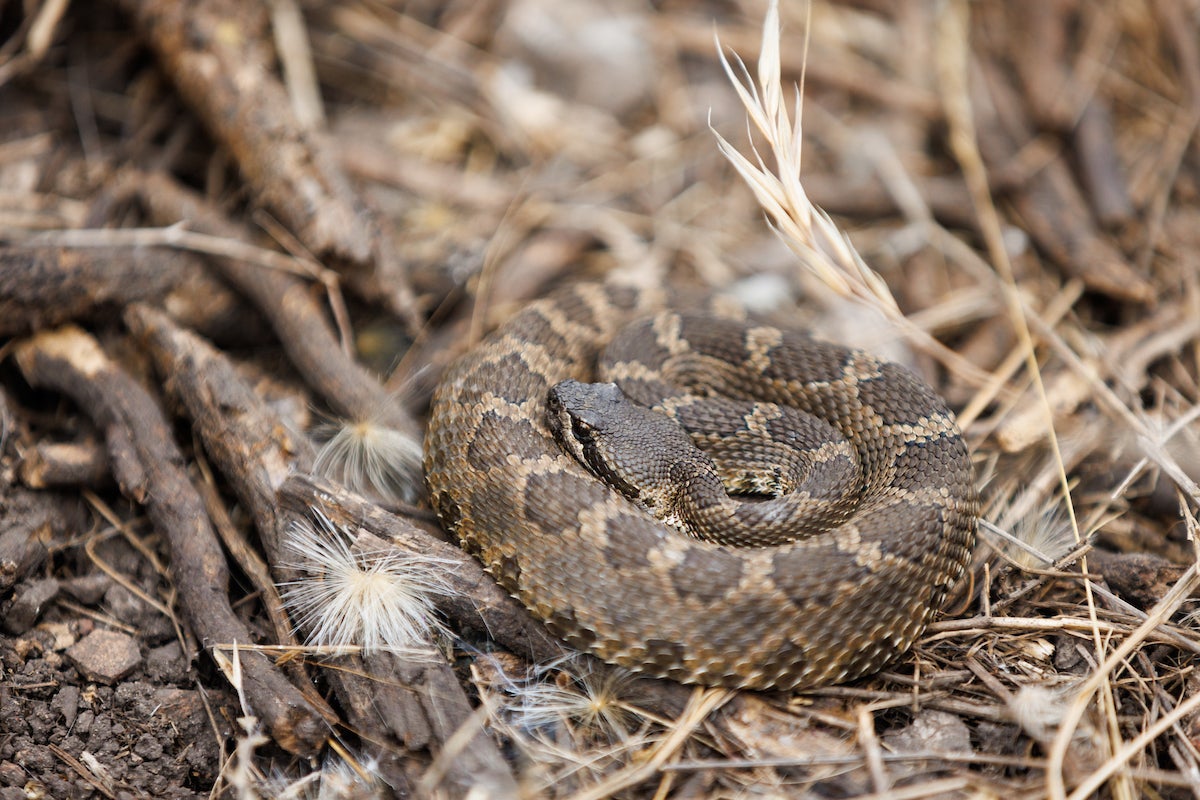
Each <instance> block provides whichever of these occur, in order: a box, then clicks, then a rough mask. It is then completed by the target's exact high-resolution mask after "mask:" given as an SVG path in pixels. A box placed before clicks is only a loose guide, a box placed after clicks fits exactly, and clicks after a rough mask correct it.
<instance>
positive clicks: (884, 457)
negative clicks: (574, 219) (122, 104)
mask: <svg viewBox="0 0 1200 800" xmlns="http://www.w3.org/2000/svg"><path fill="white" fill-rule="evenodd" d="M667 302H668V299H667V297H666V295H665V294H664V293H662V292H660V291H655V290H644V289H636V288H630V287H621V286H613V285H598V284H580V285H577V286H572V287H568V288H566V289H563V290H560V291H558V292H556V293H555V294H553V295H552V296H550V297H549V298H547V299H545V300H541V301H538V302H535V303H533V304H532V305H530V306H529V307H528V308H526V309H525V310H524V311H522V312H521V313H519V314H518V315H517V316H515V317H513V318H512V319H510V320H509V321H508V322H507V323H506V324H504V325H503V326H501V327H500V328H499V329H498V330H497V331H496V332H495V333H493V334H492V335H491V336H490V337H488V338H487V339H486V340H485V341H484V342H483V343H482V344H480V345H479V346H478V347H477V348H475V349H474V350H472V351H471V352H470V353H468V354H467V355H465V356H464V357H462V358H461V359H459V360H458V361H457V362H456V363H455V364H454V365H453V366H452V367H451V368H450V370H449V371H448V372H447V374H446V376H445V377H444V379H443V381H442V383H441V385H440V386H439V388H438V391H437V393H436V394H435V397H434V401H433V406H432V411H431V417H430V423H429V430H428V433H427V436H426V456H425V470H426V476H427V480H428V484H429V490H430V495H431V497H432V499H433V504H434V507H435V508H436V510H437V512H438V514H439V516H440V517H441V519H442V521H443V523H444V524H445V525H446V526H447V527H448V528H449V529H451V530H452V531H453V532H454V533H455V534H457V536H458V537H459V539H460V541H461V542H462V544H463V546H464V547H465V548H466V549H467V550H468V551H470V552H471V553H473V554H475V555H476V556H477V557H478V558H479V559H480V560H481V561H482V562H483V564H484V565H485V567H487V569H488V570H489V571H490V572H491V573H492V575H493V576H495V578H496V579H497V580H498V581H499V582H500V583H501V584H502V585H503V586H504V587H505V588H506V589H507V590H508V591H509V592H511V593H512V594H513V595H514V596H515V597H517V598H518V599H519V600H520V601H521V602H522V603H523V604H524V605H525V606H526V607H527V608H528V609H529V610H530V611H531V612H532V613H533V614H534V615H536V616H537V617H538V618H540V619H542V620H544V621H545V622H546V623H547V624H548V625H549V626H550V628H551V629H552V630H553V631H554V632H555V633H556V634H557V635H559V636H561V637H562V638H564V639H566V640H567V641H568V642H569V643H571V644H572V645H574V646H576V647H579V648H581V649H585V650H588V651H590V652H592V653H595V654H596V655H598V656H600V657H601V658H603V659H605V660H607V661H610V662H613V663H616V664H621V665H623V666H626V667H629V668H631V669H634V670H637V671H641V672H645V673H648V674H651V675H657V676H661V677H668V678H673V679H676V680H679V681H683V682H694V683H703V684H710V685H722V686H731V687H752V688H759V689H766V688H779V689H791V688H803V687H809V686H815V685H822V684H830V683H836V682H840V681H846V680H852V679H854V678H857V677H859V676H862V675H865V674H868V673H870V672H873V671H876V670H878V669H879V668H881V667H882V666H884V665H885V664H886V663H888V662H889V661H891V660H893V659H895V658H896V657H897V656H898V655H899V654H901V653H903V652H904V651H906V650H907V649H908V648H909V647H910V646H911V645H912V643H913V642H914V640H915V639H916V638H917V637H918V636H919V635H920V633H921V632H922V630H924V628H925V626H926V625H927V624H928V622H929V620H930V619H931V618H932V617H933V615H934V614H935V613H936V612H937V611H938V609H939V608H941V606H942V603H943V602H944V600H945V598H946V596H947V593H948V592H949V590H950V589H951V587H952V586H953V585H954V583H955V581H957V580H958V579H959V578H960V577H961V576H962V574H963V572H964V570H965V567H966V565H967V562H968V560H969V558H970V554H971V550H972V547H973V545H974V541H975V525H976V517H977V514H978V499H977V495H976V490H975V486H974V481H973V477H972V471H971V466H970V461H969V457H968V453H967V448H966V445H965V443H964V441H963V439H962V436H961V434H960V433H959V430H958V427H957V425H956V424H955V422H954V419H953V416H952V414H951V413H950V411H949V410H948V409H947V408H946V406H945V403H944V402H943V401H942V400H941V399H940V398H939V397H938V396H937V395H936V394H935V393H934V392H933V390H932V389H930V388H929V387H928V386H927V385H926V384H925V383H924V382H922V381H921V380H920V379H919V378H917V377H915V376H914V375H913V374H912V373H911V372H909V371H908V370H906V369H904V368H903V367H900V366H897V365H895V364H891V363H888V362H884V361H881V360H879V359H877V358H875V357H873V356H871V355H868V354H866V353H862V352H860V351H855V350H850V349H847V348H844V347H839V346H836V345H830V344H827V343H824V342H820V341H817V340H815V339H813V338H811V337H809V336H807V335H805V334H803V333H798V332H792V331H785V330H780V329H776V328H773V327H768V326H761V325H755V324H751V323H736V322H731V321H728V320H723V319H715V318H712V319H710V318H707V317H696V316H693V315H689V314H666V315H661V316H658V317H656V318H654V321H653V322H649V323H645V325H646V327H644V328H643V331H644V332H643V333H642V334H639V335H641V336H642V338H643V339H644V340H645V341H646V342H647V350H648V363H645V364H639V363H631V362H629V361H628V359H627V357H624V356H623V357H622V358H623V359H626V360H623V361H621V362H619V363H618V364H617V365H616V366H615V367H613V369H614V370H615V372H616V373H617V374H616V376H615V377H616V379H617V383H618V384H621V386H622V389H624V390H625V394H627V395H630V396H631V397H634V398H635V399H636V398H637V396H638V394H639V392H641V391H643V390H644V389H645V388H646V386H648V385H650V384H652V383H655V382H657V381H658V380H659V376H660V375H664V374H665V375H669V376H670V377H671V378H672V379H675V380H681V381H683V382H685V383H687V384H688V385H689V386H695V385H697V384H699V382H700V381H704V380H708V379H712V380H713V381H714V384H713V386H714V388H712V389H705V390H702V391H704V392H708V393H712V394H717V395H720V394H727V395H729V396H731V397H732V398H733V399H734V400H736V401H738V402H747V401H750V402H753V401H764V402H765V403H770V404H778V405H781V406H788V407H791V408H795V409H799V410H800V411H802V412H805V413H807V414H812V415H814V416H816V417H819V418H821V419H823V420H825V422H827V423H828V424H829V425H830V426H832V428H833V429H835V430H836V431H837V432H839V433H840V434H841V436H842V437H844V439H845V441H846V442H848V443H849V444H850V446H851V447H852V449H853V455H856V457H857V462H858V463H857V470H858V471H857V474H856V478H855V479H854V480H853V481H852V482H853V483H856V485H855V486H853V487H851V490H852V494H853V495H854V503H853V507H852V508H850V509H849V510H848V511H847V512H845V513H844V514H843V513H842V512H831V513H832V516H831V517H830V518H829V521H828V522H827V523H826V524H821V525H817V526H816V528H817V530H816V531H801V532H800V533H798V534H796V536H798V537H799V538H796V539H795V541H786V540H785V541H784V543H782V544H769V545H763V546H751V547H732V546H727V545H724V544H719V543H716V542H712V541H706V540H701V539H696V538H692V537H689V536H686V535H684V534H683V533H681V532H680V531H679V530H678V529H677V528H676V527H675V526H673V525H671V524H666V523H664V522H662V521H660V520H658V519H655V518H654V517H653V516H652V515H650V514H649V513H647V512H646V511H645V510H644V509H643V508H641V507H639V506H638V505H636V504H635V503H634V502H633V501H631V500H630V499H629V498H628V497H626V496H625V495H623V494H622V493H621V492H618V491H617V490H615V489H613V488H611V487H609V486H608V485H605V484H604V483H601V482H600V481H599V480H598V479H597V478H596V477H595V476H594V475H593V474H592V473H591V472H589V470H588V469H587V468H586V467H584V466H583V465H582V464H581V463H580V462H579V460H577V459H576V458H574V457H572V456H571V455H569V454H568V453H566V452H564V450H563V448H562V447H561V446H560V445H559V443H558V442H557V441H556V440H555V438H554V436H553V435H552V431H551V428H550V427H549V425H548V424H547V394H548V392H549V390H550V389H551V387H553V386H555V385H556V384H558V383H560V382H561V381H564V380H567V379H576V380H580V381H589V380H594V379H595V378H594V376H593V375H592V374H591V371H592V370H593V368H594V365H595V363H596V361H597V356H598V354H599V352H600V351H601V350H602V349H603V348H604V347H605V345H606V344H607V343H608V342H609V341H610V340H611V339H613V338H614V336H616V335H617V331H618V330H619V329H620V328H622V327H624V326H625V325H627V324H629V323H631V322H633V321H635V320H638V319H641V318H644V317H647V316H648V315H651V314H654V313H656V312H659V311H661V310H662V309H663V307H664V306H665V305H666V303H667ZM652 402H653V401H652ZM684 413H685V415H686V413H690V412H687V411H685V412H684ZM755 413H757V412H755ZM760 416H762V424H761V425H760V426H759V427H761V428H762V429H763V430H766V431H767V437H768V438H770V437H772V436H780V435H784V434H781V433H779V432H775V428H772V427H771V426H772V424H774V423H772V422H771V420H770V419H769V417H771V416H772V415H771V414H764V415H760ZM776 416H778V415H776ZM733 435H736V434H733ZM838 458H840V456H838ZM809 493H810V494H814V492H809ZM815 494H817V495H819V494H820V492H819V491H817V492H815ZM751 527H753V525H752V526H751ZM824 527H828V528H829V529H828V530H825V531H823V532H821V531H820V530H819V529H820V528H824ZM788 538H791V537H788Z"/></svg>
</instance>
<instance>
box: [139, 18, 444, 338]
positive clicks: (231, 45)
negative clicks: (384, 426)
mask: <svg viewBox="0 0 1200 800" xmlns="http://www.w3.org/2000/svg"><path fill="white" fill-rule="evenodd" d="M119 5H120V6H121V8H122V9H124V11H125V12H126V13H128V14H129V15H130V16H131V17H132V18H133V19H134V21H135V22H136V24H137V26H138V29H139V32H140V33H141V35H142V36H143V37H144V38H145V39H146V41H147V42H148V43H149V44H150V46H151V47H152V49H153V50H154V52H155V54H156V55H157V56H158V58H159V59H160V61H161V62H162V65H163V68H164V70H165V71H166V72H167V74H168V75H169V76H170V78H171V80H172V81H174V83H175V85H176V87H177V88H178V89H179V92H180V94H181V95H183V97H184V99H185V100H187V102H188V103H190V104H191V106H192V107H193V108H194V109H195V110H196V113H197V114H198V115H199V116H200V118H201V119H202V120H204V122H205V124H206V125H207V126H208V128H209V130H210V131H211V132H212V133H213V135H214V136H215V137H216V138H217V139H218V140H219V141H220V142H222V143H223V144H224V145H225V146H226V147H228V148H229V150H230V152H231V153H232V154H233V157H234V158H235V159H236V160H237V163H238V166H239V167H240V168H241V170H242V174H243V175H244V176H245V177H246V181H247V183H248V184H249V186H250V187H251V188H252V189H253V190H254V192H255V195H256V197H257V199H258V201H259V202H260V203H261V204H262V205H263V206H265V207H266V208H269V209H271V210H272V211H273V212H274V213H276V214H278V215H279V217H280V219H282V221H283V222H284V223H285V224H287V225H288V226H289V227H291V229H292V230H293V232H294V233H295V234H296V235H297V236H298V237H299V238H300V240H301V241H302V242H303V243H304V245H305V247H307V248H308V249H309V250H310V251H311V252H313V253H315V254H317V255H318V256H322V257H327V258H329V259H331V261H332V262H333V263H334V264H335V265H343V267H344V269H345V271H346V274H347V277H348V279H349V280H350V282H351V284H352V285H353V286H355V287H356V288H358V289H359V290H360V291H361V292H362V293H363V295H364V296H365V297H368V298H370V299H373V300H376V301H379V302H381V303H383V304H384V305H386V306H387V307H388V308H390V309H391V310H392V311H393V312H394V313H396V314H398V315H399V316H400V318H401V319H403V320H404V321H405V322H406V323H407V324H408V325H409V326H410V328H411V330H412V331H414V332H415V331H416V330H417V328H418V327H419V325H420V322H419V315H418V312H417V307H416V300H415V298H414V297H413V295H412V292H411V290H410V289H408V284H407V281H406V279H405V276H404V274H403V273H402V271H401V270H400V268H399V262H398V261H397V259H396V258H395V255H394V253H393V252H392V249H391V244H390V242H389V241H388V237H387V234H385V233H384V231H383V230H382V229H381V227H380V222H379V220H378V219H377V218H376V216H375V214H374V212H372V211H371V210H370V209H368V208H367V206H366V204H365V203H364V202H363V201H362V198H361V197H359V196H358V195H357V194H356V193H355V192H354V190H353V189H352V188H351V186H350V184H349V181H347V179H346V177H345V174H344V173H343V172H342V170H341V168H340V166H339V165H338V163H337V160H336V158H335V157H333V156H332V155H331V154H330V152H329V148H328V146H327V144H326V142H325V139H324V135H323V134H322V133H321V132H320V131H318V130H315V129H314V128H312V127H310V126H305V125H302V124H301V123H300V121H299V120H297V119H296V116H295V114H294V112H293V110H292V106H291V103H290V102H289V100H288V94H287V91H286V90H285V89H284V87H283V85H282V83H281V82H280V81H279V79H278V78H277V77H275V75H274V71H273V59H272V58H271V56H270V53H269V51H268V49H267V48H266V46H265V44H264V42H263V38H264V37H265V36H266V35H267V31H266V19H265V17H264V16H263V15H262V13H261V11H262V9H261V8H259V7H257V6H253V7H252V6H247V5H245V4H240V3H236V2H228V0H205V2H199V3H189V4H187V5H181V4H179V3H175V2H170V0H167V1H166V2H163V0H122V1H121V2H120V3H119ZM228 30H237V31H238V34H239V35H238V36H236V37H229V36H225V35H223V33H222V31H228Z"/></svg>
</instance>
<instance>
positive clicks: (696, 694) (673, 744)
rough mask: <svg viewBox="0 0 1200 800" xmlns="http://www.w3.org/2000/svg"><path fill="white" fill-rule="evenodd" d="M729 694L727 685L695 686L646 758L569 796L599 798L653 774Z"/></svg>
mask: <svg viewBox="0 0 1200 800" xmlns="http://www.w3.org/2000/svg"><path fill="white" fill-rule="evenodd" d="M732 696H733V695H732V693H731V692H730V691H729V690H728V689H703V688H700V687H697V688H696V689H694V690H693V691H692V696H691V698H690V699H689V700H688V704H687V707H686V708H685V709H684V710H683V713H682V714H680V715H679V719H677V720H676V721H675V723H674V727H673V728H672V729H671V732H670V733H669V734H667V736H666V737H665V738H663V739H662V740H661V741H659V742H657V743H656V744H655V745H654V746H653V750H654V752H653V753H652V754H651V755H650V756H649V757H648V758H646V759H645V760H644V761H641V762H640V763H636V764H633V765H631V766H628V767H625V768H624V769H622V770H620V771H619V772H616V773H614V774H612V775H610V776H608V777H607V778H605V779H604V780H603V781H601V782H600V783H598V784H596V785H595V786H593V787H591V788H590V789H587V790H585V791H582V792H579V793H577V794H575V795H573V796H572V798H571V800H602V798H605V797H608V796H610V795H612V794H615V793H617V792H619V791H621V790H622V789H627V788H629V787H630V786H635V785H637V784H639V783H641V782H642V781H644V780H646V779H648V778H651V777H653V776H654V775H655V774H656V773H657V772H658V771H659V770H661V769H662V767H663V765H665V764H666V763H667V759H669V758H671V757H672V756H674V755H675V753H677V752H678V751H679V748H681V747H683V745H684V744H685V743H686V742H687V740H688V737H690V736H691V735H692V732H693V731H695V730H696V728H697V727H699V726H700V724H701V723H702V722H704V720H705V719H707V718H708V715H709V714H711V713H712V712H713V711H716V710H717V709H718V708H720V707H721V706H722V705H723V704H724V703H725V702H726V701H727V700H729V698H730V697H732Z"/></svg>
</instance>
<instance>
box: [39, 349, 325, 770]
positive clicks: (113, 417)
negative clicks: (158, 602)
mask: <svg viewBox="0 0 1200 800" xmlns="http://www.w3.org/2000/svg"><path fill="white" fill-rule="evenodd" d="M16 356H17V363H18V364H19V365H20V367H21V371H22V372H23V373H24V375H25V378H26V380H28V381H29V382H30V383H31V384H32V385H34V386H41V387H45V388H50V389H55V390H57V391H61V392H63V393H64V394H67V395H68V396H70V397H71V398H72V399H73V400H74V401H75V402H76V403H78V404H79V406H80V407H81V408H83V409H84V410H85V412H86V413H87V414H88V415H89V416H90V417H91V418H92V419H93V421H94V422H95V424H96V425H97V427H99V428H101V429H102V430H103V431H104V433H105V438H106V440H107V442H108V446H109V457H110V458H111V461H112V468H113V473H114V475H115V476H116V479H117V483H118V485H119V486H120V487H121V491H122V492H124V493H125V495H126V496H127V497H129V498H130V499H132V500H134V501H136V502H138V503H142V504H144V505H145V506H146V509H147V511H148V512H149V514H150V517H151V519H152V520H153V521H154V524H155V526H156V527H157V528H158V529H159V530H160V531H161V532H162V534H163V535H164V536H165V537H166V539H167V541H168V542H169V543H170V548H171V556H172V564H173V575H174V578H175V583H176V585H177V586H178V587H179V597H180V602H181V606H182V608H183V610H184V613H185V614H186V615H187V616H188V619H189V620H190V621H191V624H192V627H193V628H194V629H195V631H196V633H197V635H198V637H199V639H200V641H201V643H202V645H203V646H204V648H205V649H206V650H207V649H209V648H212V647H214V646H216V645H218V644H231V643H234V642H236V643H239V644H250V643H251V642H252V641H253V637H252V636H251V634H250V632H249V631H248V630H247V629H246V627H245V626H244V625H243V624H242V622H241V621H240V620H239V619H238V618H237V617H236V615H234V613H233V611H232V609H231V608H230V606H229V593H228V592H229V572H228V568H227V567H226V564H225V556H224V554H223V553H222V552H221V548H220V545H219V544H218V542H217V538H216V536H215V535H214V533H213V529H212V525H211V523H210V522H209V519H208V515H207V514H206V513H205V511H204V504H203V502H202V501H201V499H200V497H199V495H198V494H197V493H196V490H195V487H193V486H192V484H191V482H190V481H189V479H188V477H187V473H186V472H185V470H184V469H183V454H182V453H180V451H179V448H178V447H177V446H176V445H175V442H174V441H173V439H172V437H171V432H170V428H169V427H168V426H167V423H166V420H165V419H164V418H163V415H162V412H161V411H159V409H158V406H157V405H156V404H155V402H154V400H153V399H152V398H151V397H150V395H149V394H147V393H146V391H145V390H144V389H143V388H142V387H141V386H140V385H139V384H138V383H137V382H136V381H134V380H133V379H132V378H130V377H129V376H128V375H127V374H126V373H125V372H124V371H123V370H122V369H120V367H118V366H117V365H116V364H114V363H113V362H112V361H110V360H109V359H108V357H107V356H106V355H105V354H104V351H103V350H101V349H100V346H99V344H98V343H97V342H96V341H95V340H94V339H92V338H91V337H90V336H88V335H87V334H86V333H84V332H83V331H82V330H80V329H78V328H73V327H66V328H60V329H57V330H54V331H46V332H43V333H40V334H37V335H36V336H34V337H33V338H31V339H28V340H26V341H23V342H21V343H20V345H19V346H18V348H17V353H16ZM241 658H242V669H243V673H244V680H245V683H244V689H245V693H246V698H247V700H248V701H249V703H250V705H251V707H252V708H253V709H254V711H255V712H256V713H257V714H258V715H259V716H260V717H262V718H263V720H264V721H265V722H266V724H267V726H268V727H269V728H270V730H271V732H272V734H273V736H274V737H275V739H276V741H278V742H279V744H280V746H282V747H284V748H285V749H287V750H289V751H291V752H294V753H297V754H302V755H311V754H314V753H316V752H318V751H319V749H320V748H321V746H322V744H323V743H324V741H325V737H326V734H327V729H326V726H325V723H324V720H322V718H321V716H320V714H319V713H318V712H316V711H315V710H314V709H313V708H312V707H311V706H310V705H309V704H308V702H307V701H305V700H304V698H303V697H302V696H301V695H300V693H299V692H298V691H297V690H296V689H295V688H294V687H293V686H292V685H291V684H289V683H288V682H287V681H286V680H285V679H284V678H283V676H282V675H281V674H280V673H279V672H278V671H277V670H276V669H275V667H274V666H273V665H272V664H271V663H270V661H268V660H267V658H266V657H265V656H263V655H262V654H260V653H256V652H253V651H243V653H242V654H241Z"/></svg>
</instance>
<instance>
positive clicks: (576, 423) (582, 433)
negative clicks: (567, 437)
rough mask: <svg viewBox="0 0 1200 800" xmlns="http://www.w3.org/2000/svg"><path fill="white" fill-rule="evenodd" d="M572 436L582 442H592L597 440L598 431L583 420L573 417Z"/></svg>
mask: <svg viewBox="0 0 1200 800" xmlns="http://www.w3.org/2000/svg"><path fill="white" fill-rule="evenodd" d="M571 435H572V436H574V437H575V439H576V440H577V441H580V442H591V441H594V440H595V438H596V429H595V428H593V427H592V426H591V425H588V424H587V423H586V422H584V421H583V420H582V419H580V418H579V417H577V416H575V415H573V414H572V415H571Z"/></svg>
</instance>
